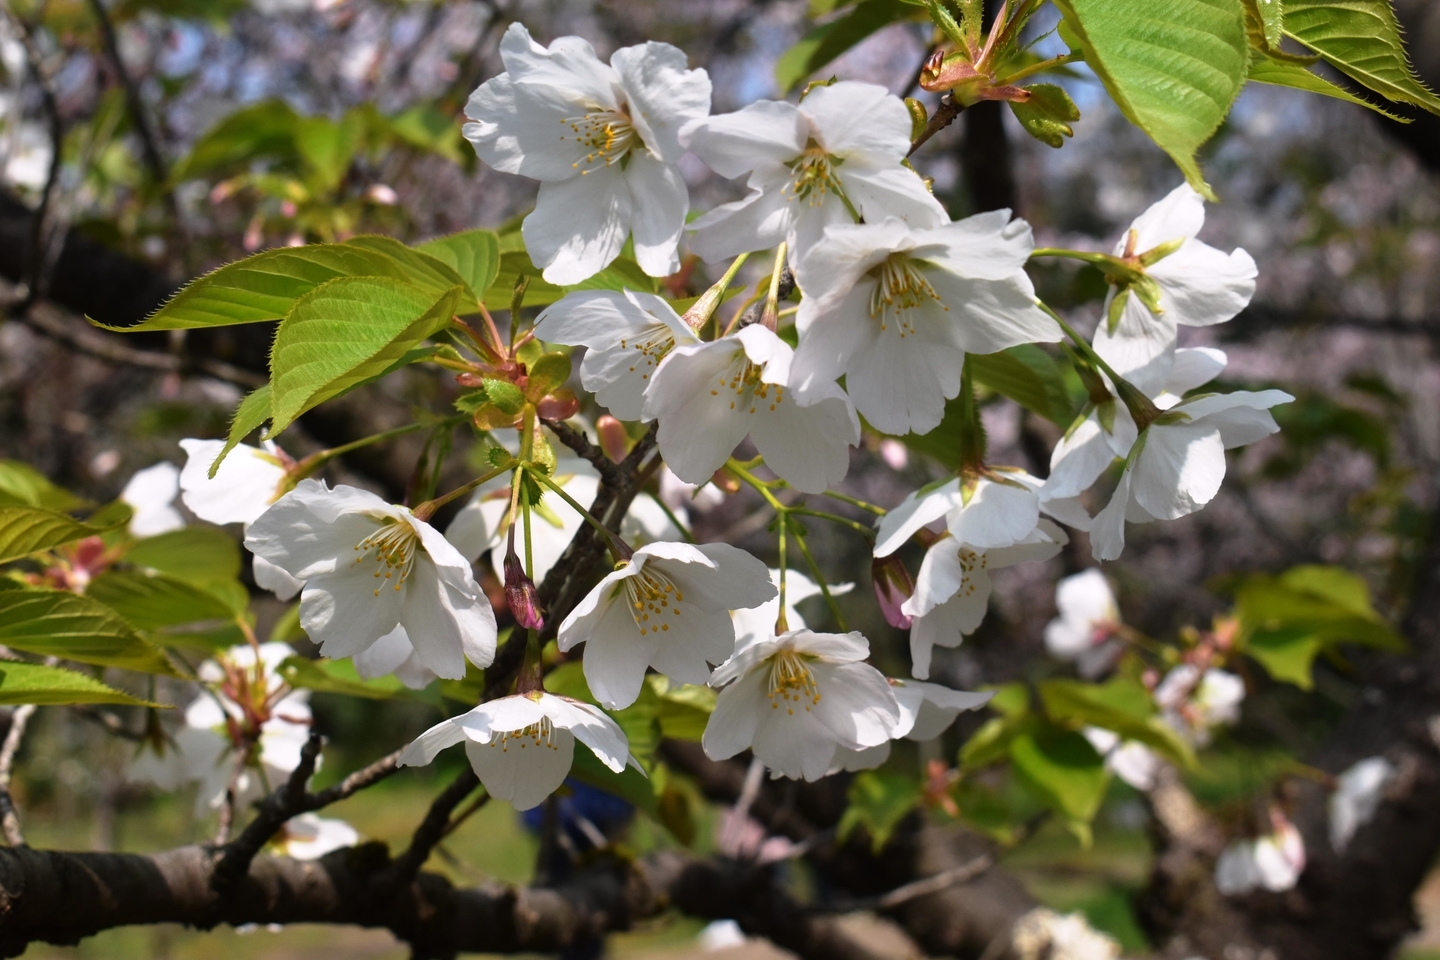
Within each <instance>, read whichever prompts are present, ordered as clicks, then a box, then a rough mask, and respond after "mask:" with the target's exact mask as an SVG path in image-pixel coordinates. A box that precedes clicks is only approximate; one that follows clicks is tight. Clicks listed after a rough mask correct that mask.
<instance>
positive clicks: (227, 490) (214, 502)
mask: <svg viewBox="0 0 1440 960" xmlns="http://www.w3.org/2000/svg"><path fill="white" fill-rule="evenodd" d="M180 446H181V447H182V448H183V449H184V450H185V454H186V460H185V467H184V468H183V469H182V470H181V471H180V499H181V501H183V502H184V504H185V506H186V507H188V508H189V509H190V512H191V513H193V514H195V516H197V517H199V518H200V519H201V520H204V521H206V522H208V523H217V524H226V523H241V524H245V525H246V527H247V528H248V527H249V525H250V524H251V523H252V522H253V521H254V520H255V519H256V518H258V517H259V516H260V515H261V514H262V513H264V512H265V511H266V510H269V509H270V505H271V504H273V503H274V502H275V501H276V500H278V499H279V498H280V497H281V496H282V495H283V494H284V493H285V491H284V489H282V485H283V484H284V482H285V475H286V470H285V460H286V458H285V456H284V453H283V451H281V450H280V448H279V447H277V446H276V445H275V444H274V443H273V442H271V441H269V440H267V441H264V445H263V447H258V448H257V447H252V446H249V445H247V444H243V443H242V444H240V445H238V446H236V447H235V449H234V450H232V451H230V455H229V456H227V457H226V458H225V459H224V461H222V462H221V464H220V469H219V470H217V471H215V476H214V478H211V476H210V464H212V463H214V462H215V458H216V457H218V456H220V453H221V451H223V450H224V449H225V442H224V441H223V440H194V439H185V440H181V441H180ZM252 572H253V574H254V576H255V582H256V584H258V585H259V586H260V587H261V588H262V589H265V590H269V591H270V592H271V593H273V594H275V596H276V597H278V598H279V599H281V600H289V599H291V598H292V597H294V596H295V595H296V594H297V593H299V592H300V588H301V587H303V586H304V585H305V584H303V583H301V582H300V581H299V580H297V579H295V578H294V577H292V576H290V574H288V573H286V572H285V571H284V570H281V569H280V568H279V567H277V566H275V565H274V564H273V563H271V562H270V561H268V560H266V559H265V558H264V557H260V556H256V557H255V558H254V563H253V567H252Z"/></svg>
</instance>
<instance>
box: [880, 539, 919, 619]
mask: <svg viewBox="0 0 1440 960" xmlns="http://www.w3.org/2000/svg"><path fill="white" fill-rule="evenodd" d="M870 579H871V581H872V582H873V583H874V585H875V599H876V601H878V602H879V604H880V610H881V612H882V613H884V614H885V622H886V623H888V624H890V626H892V627H894V628H895V629H897V630H909V629H910V623H911V618H910V617H909V616H908V615H907V614H905V613H904V612H903V611H901V609H900V606H901V605H902V604H903V603H904V602H905V601H906V600H909V599H910V595H911V594H912V593H914V592H915V582H914V581H913V580H911V579H910V571H909V570H906V569H905V564H904V563H902V562H900V558H899V557H897V556H895V555H894V554H891V555H890V556H888V557H876V558H875V559H874V560H873V561H872V562H871V563H870Z"/></svg>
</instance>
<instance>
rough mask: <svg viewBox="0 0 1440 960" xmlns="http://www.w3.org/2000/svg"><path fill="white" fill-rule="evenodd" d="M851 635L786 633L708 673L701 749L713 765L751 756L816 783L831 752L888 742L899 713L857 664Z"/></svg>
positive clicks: (865, 647) (866, 668)
mask: <svg viewBox="0 0 1440 960" xmlns="http://www.w3.org/2000/svg"><path fill="white" fill-rule="evenodd" d="M869 654H870V644H869V643H868V642H866V640H865V638H864V637H863V636H861V635H860V634H858V633H847V634H835V633H812V632H811V631H809V630H789V631H786V632H785V633H782V634H781V635H779V636H778V637H777V636H774V635H773V632H772V635H771V637H770V638H769V639H767V640H760V641H757V642H755V643H751V644H749V645H746V646H744V647H741V648H740V649H739V650H738V651H737V652H736V654H735V656H734V657H732V658H731V659H730V660H728V661H726V662H725V663H724V664H722V665H721V666H720V667H718V668H717V669H716V670H715V674H714V676H713V677H711V679H710V684H711V686H714V687H719V688H721V690H720V693H719V696H718V697H717V698H716V702H715V712H714V713H712V714H711V715H710V720H709V722H708V723H707V724H706V726H705V734H704V737H703V738H702V741H701V742H702V744H703V746H704V749H705V753H706V755H707V756H709V757H710V758H711V759H712V760H726V759H729V758H730V757H733V756H735V755H736V754H737V753H740V752H741V751H742V750H745V749H747V748H748V749H750V750H752V751H754V754H755V756H756V757H757V758H758V759H759V760H760V761H761V762H762V763H764V764H765V766H767V767H769V768H770V770H771V771H772V772H774V773H777V774H779V775H780V776H785V777H792V778H797V777H803V778H805V779H806V780H818V779H820V778H821V777H823V776H825V774H826V773H827V772H828V771H829V769H830V763H831V760H832V759H833V757H834V756H835V748H836V747H837V746H838V747H844V748H846V749H847V750H862V749H864V748H866V747H876V746H879V745H880V744H882V743H885V742H887V741H888V740H889V739H890V737H891V735H892V734H893V733H894V731H895V728H896V726H898V725H899V723H900V706H899V703H898V702H897V701H896V698H895V694H894V692H893V691H892V690H891V688H890V684H889V683H888V682H887V681H886V679H885V677H884V675H883V674H881V673H880V671H879V670H876V669H875V668H874V667H872V666H870V665H869V664H867V663H864V662H863V661H864V659H865V658H866V657H867V656H869Z"/></svg>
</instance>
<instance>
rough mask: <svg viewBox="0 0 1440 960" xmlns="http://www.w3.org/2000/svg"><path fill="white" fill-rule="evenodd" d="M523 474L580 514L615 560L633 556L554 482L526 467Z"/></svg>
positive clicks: (623, 542) (631, 552) (630, 549)
mask: <svg viewBox="0 0 1440 960" xmlns="http://www.w3.org/2000/svg"><path fill="white" fill-rule="evenodd" d="M525 473H526V475H527V476H530V477H533V478H534V479H535V480H538V481H539V482H540V483H541V484H542V485H544V486H546V487H548V488H549V489H550V491H551V492H552V493H554V494H556V495H557V496H559V497H560V499H561V500H564V501H565V502H566V503H568V504H570V508H571V509H572V510H574V511H575V512H576V513H578V514H580V516H581V517H582V518H584V520H585V522H586V523H588V524H590V526H592V527H594V528H595V531H596V532H597V533H599V534H600V535H601V536H602V537H604V538H605V545H606V546H607V547H609V548H610V553H611V554H613V555H614V557H615V559H616V560H620V561H625V560H629V559H630V558H631V557H633V556H634V555H635V550H634V549H633V548H632V547H631V546H630V544H628V543H626V542H625V541H624V540H621V539H620V538H619V537H618V536H616V535H615V533H614V532H613V531H611V530H610V528H609V527H607V526H605V524H603V523H601V522H600V521H599V520H597V519H595V517H594V516H593V515H591V513H590V511H589V510H586V509H585V508H584V507H582V506H580V504H578V503H576V502H575V498H574V497H572V496H570V494H568V493H566V492H565V491H564V490H562V489H561V487H560V484H558V483H556V482H555V481H554V480H551V479H550V478H549V477H548V476H546V475H545V474H543V473H541V472H540V471H539V470H533V469H530V468H528V467H527V468H525Z"/></svg>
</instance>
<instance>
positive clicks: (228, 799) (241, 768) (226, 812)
mask: <svg viewBox="0 0 1440 960" xmlns="http://www.w3.org/2000/svg"><path fill="white" fill-rule="evenodd" d="M249 757H250V747H249V745H248V744H247V745H246V747H245V749H243V750H236V751H235V756H234V757H233V758H232V759H231V761H230V781H229V782H228V783H227V784H225V802H224V803H222V804H221V805H220V822H219V824H217V825H216V827H215V846H217V847H223V846H224V845H225V844H227V843H229V842H230V829H231V828H232V827H233V826H235V802H236V800H237V799H238V797H239V794H240V778H241V777H243V776H244V775H245V767H246V765H247V763H246V762H247V761H248V759H249Z"/></svg>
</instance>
